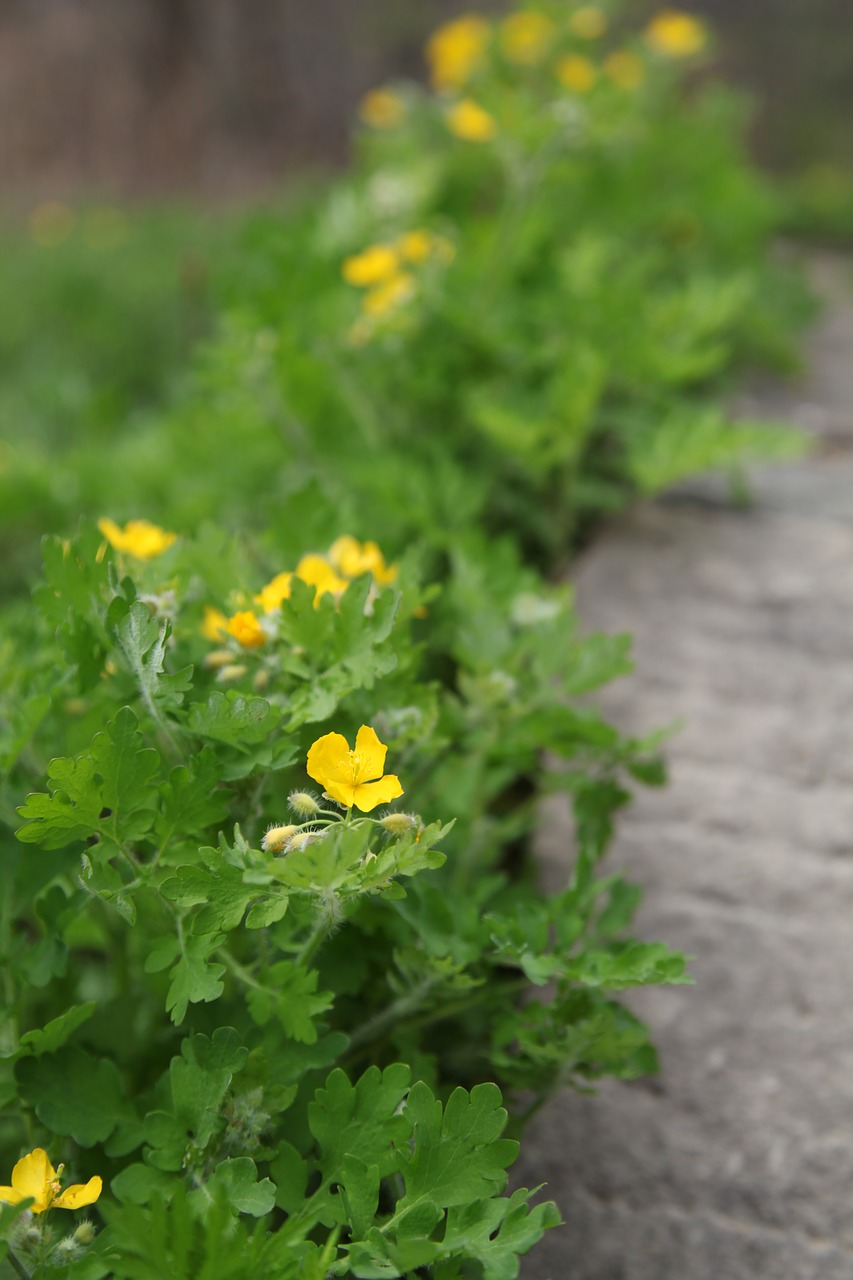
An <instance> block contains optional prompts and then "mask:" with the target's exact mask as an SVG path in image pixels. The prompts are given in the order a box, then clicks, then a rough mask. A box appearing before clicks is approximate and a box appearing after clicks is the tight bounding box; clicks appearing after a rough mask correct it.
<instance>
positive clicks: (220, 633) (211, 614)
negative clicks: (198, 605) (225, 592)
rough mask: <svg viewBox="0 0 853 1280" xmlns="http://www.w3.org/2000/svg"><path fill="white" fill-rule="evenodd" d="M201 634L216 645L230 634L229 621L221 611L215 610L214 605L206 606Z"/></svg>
mask: <svg viewBox="0 0 853 1280" xmlns="http://www.w3.org/2000/svg"><path fill="white" fill-rule="evenodd" d="M201 634H202V635H203V636H204V638H205V640H210V641H211V642H212V643H213V644H216V641H217V640H222V639H223V638H224V637H225V636H226V635H227V634H228V619H227V617H226V616H225V614H224V613H223V612H222V610H221V609H214V607H213V605H210V604H206V605H205V606H204V617H203V618H202V620H201Z"/></svg>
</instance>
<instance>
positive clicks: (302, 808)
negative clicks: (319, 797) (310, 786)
mask: <svg viewBox="0 0 853 1280" xmlns="http://www.w3.org/2000/svg"><path fill="white" fill-rule="evenodd" d="M287 803H288V804H289V805H290V807H291V809H292V810H293V812H294V813H297V814H298V815H299V817H300V818H310V817H311V815H312V814H313V813H316V812H317V810H318V809H319V808H320V806H319V805H318V803H317V801H316V800H315V799H314V797H313V796H312V795H309V794H308V792H307V791H291V793H290V795H289V796H288V799H287Z"/></svg>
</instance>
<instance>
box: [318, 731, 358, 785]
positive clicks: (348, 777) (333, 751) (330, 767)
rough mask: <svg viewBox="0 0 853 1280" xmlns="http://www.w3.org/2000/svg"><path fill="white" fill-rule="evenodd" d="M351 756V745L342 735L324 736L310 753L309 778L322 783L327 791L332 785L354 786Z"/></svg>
mask: <svg viewBox="0 0 853 1280" xmlns="http://www.w3.org/2000/svg"><path fill="white" fill-rule="evenodd" d="M351 755H352V752H351V751H350V748H349V743H348V742H347V740H346V738H345V737H344V735H343V734H342V733H327V734H324V736H323V737H322V738H318V739H317V741H316V742H315V743H314V745H313V746H312V747H311V749H310V750H309V752H308V764H307V769H308V776H309V777H310V778H313V779H314V781H315V782H320V783H322V785H323V786H324V787H325V788H326V790H327V791H328V789H329V785H330V784H335V783H348V784H350V785H352V782H353V777H352V765H351V762H350V757H351ZM335 798H336V799H337V797H335Z"/></svg>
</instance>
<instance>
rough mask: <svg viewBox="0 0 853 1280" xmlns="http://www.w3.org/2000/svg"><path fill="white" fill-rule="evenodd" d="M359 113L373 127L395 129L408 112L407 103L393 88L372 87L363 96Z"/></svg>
mask: <svg viewBox="0 0 853 1280" xmlns="http://www.w3.org/2000/svg"><path fill="white" fill-rule="evenodd" d="M358 114H359V116H360V117H361V119H362V120H363V121H364V123H365V124H369V125H370V126H371V128H373V129H393V128H394V127H395V126H396V125H398V124H399V123H400V121H401V120H402V119H403V116H404V115H405V114H406V104H405V102H404V101H403V99H402V98H401V97H400V95H399V93H394V92H393V91H392V90H391V89H371V91H370V93H366V94H365V95H364V97H363V98H362V100H361V103H360V105H359V108H358Z"/></svg>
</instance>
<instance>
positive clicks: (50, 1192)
mask: <svg viewBox="0 0 853 1280" xmlns="http://www.w3.org/2000/svg"><path fill="white" fill-rule="evenodd" d="M63 1168H64V1166H63V1165H60V1166H59V1168H58V1169H54V1167H53V1165H52V1164H51V1163H50V1160H49V1159H48V1157H47V1152H46V1151H43V1150H42V1148H41V1147H36V1149H35V1151H31V1152H30V1154H29V1155H28V1156H24V1157H23V1158H22V1159H21V1160H19V1161H18V1163H17V1164H16V1165H15V1167H14V1169H13V1170H12V1185H11V1187H0V1200H2V1201H5V1203H6V1204H20V1202H21V1201H22V1200H26V1199H27V1198H28V1197H29V1196H32V1198H33V1202H34V1203H33V1204H31V1205H30V1210H31V1212H32V1213H44V1212H45V1210H46V1209H81V1208H82V1207H83V1205H86V1204H94V1203H95V1201H96V1200H97V1198H98V1196H99V1195H100V1194H101V1188H102V1187H103V1183H102V1182H101V1179H100V1178H98V1177H95V1178H90V1179H89V1181H88V1182H87V1183H86V1185H85V1186H83V1184H82V1183H76V1184H75V1185H74V1186H73V1187H66V1188H65V1190H64V1191H62V1192H60V1190H59V1175H60V1174H61V1173H62V1170H63Z"/></svg>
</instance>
